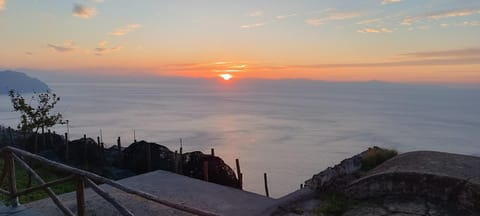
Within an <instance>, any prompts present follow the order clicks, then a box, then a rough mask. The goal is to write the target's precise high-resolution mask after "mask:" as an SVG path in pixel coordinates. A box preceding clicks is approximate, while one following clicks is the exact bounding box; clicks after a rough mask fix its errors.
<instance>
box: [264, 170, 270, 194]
mask: <svg viewBox="0 0 480 216" xmlns="http://www.w3.org/2000/svg"><path fill="white" fill-rule="evenodd" d="M263 181H264V183H265V195H266V196H267V197H270V193H268V181H267V173H263Z"/></svg>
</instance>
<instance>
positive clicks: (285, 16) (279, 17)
mask: <svg viewBox="0 0 480 216" xmlns="http://www.w3.org/2000/svg"><path fill="white" fill-rule="evenodd" d="M294 16H297V14H295V13H293V14H287V15H278V16H277V17H275V18H277V19H279V20H282V19H286V18H289V17H294Z"/></svg>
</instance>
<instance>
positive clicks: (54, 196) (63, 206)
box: [11, 152, 75, 216]
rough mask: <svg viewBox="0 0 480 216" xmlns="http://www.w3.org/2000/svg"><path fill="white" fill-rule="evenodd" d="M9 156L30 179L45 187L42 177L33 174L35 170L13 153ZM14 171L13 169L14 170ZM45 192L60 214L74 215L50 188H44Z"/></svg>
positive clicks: (35, 173)
mask: <svg viewBox="0 0 480 216" xmlns="http://www.w3.org/2000/svg"><path fill="white" fill-rule="evenodd" d="M11 156H12V157H13V158H14V159H15V160H16V161H18V163H19V164H20V166H22V167H23V168H24V169H25V170H27V172H29V173H30V174H32V177H33V178H34V179H35V180H37V181H38V183H40V184H42V185H45V181H44V180H43V179H42V177H40V176H39V175H38V174H37V172H35V170H33V169H32V168H31V167H30V166H29V165H28V164H27V163H26V162H25V161H23V160H22V159H20V158H19V157H18V156H17V155H15V154H14V153H13V152H12V153H11ZM14 169H15V168H14ZM45 191H46V192H47V194H48V196H50V199H52V201H53V202H54V203H55V204H56V205H57V206H58V208H60V210H62V212H63V213H64V214H65V215H71V216H74V215H75V214H74V213H73V212H72V211H70V209H68V208H67V207H66V206H65V205H64V204H63V203H62V202H61V201H60V199H58V197H57V195H56V194H55V192H53V190H52V189H51V188H50V187H45ZM12 193H15V194H16V191H14V192H12Z"/></svg>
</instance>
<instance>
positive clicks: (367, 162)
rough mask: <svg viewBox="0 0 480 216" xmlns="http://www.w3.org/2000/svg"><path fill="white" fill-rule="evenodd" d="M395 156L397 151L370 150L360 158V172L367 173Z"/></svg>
mask: <svg viewBox="0 0 480 216" xmlns="http://www.w3.org/2000/svg"><path fill="white" fill-rule="evenodd" d="M397 154H398V153H397V151H395V150H391V149H382V148H378V147H375V148H371V149H369V150H368V152H367V155H366V156H364V157H363V158H362V171H369V170H371V169H373V168H375V167H376V166H378V165H380V164H381V163H383V162H385V161H386V160H388V159H390V158H393V157H395V156H397Z"/></svg>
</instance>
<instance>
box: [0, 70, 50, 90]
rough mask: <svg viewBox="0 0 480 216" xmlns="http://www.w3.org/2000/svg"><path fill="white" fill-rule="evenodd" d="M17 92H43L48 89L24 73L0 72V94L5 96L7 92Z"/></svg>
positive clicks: (42, 83)
mask: <svg viewBox="0 0 480 216" xmlns="http://www.w3.org/2000/svg"><path fill="white" fill-rule="evenodd" d="M11 89H15V90H16V91H18V92H22V93H29V92H45V91H48V90H49V89H50V88H49V87H48V85H47V84H45V83H44V82H42V81H40V80H39V79H36V78H33V77H29V76H28V75H27V74H25V73H21V72H16V71H8V70H7V71H0V94H7V93H8V91H9V90H11Z"/></svg>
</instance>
